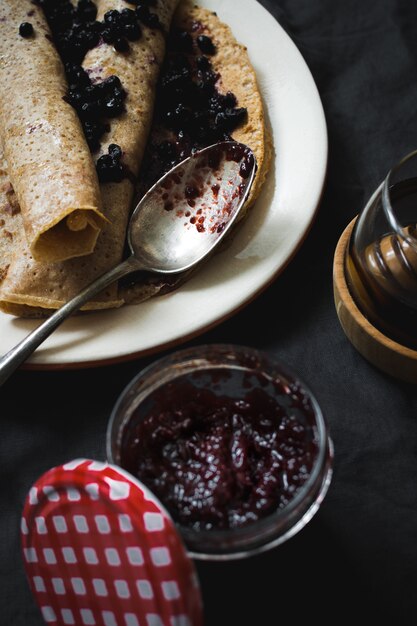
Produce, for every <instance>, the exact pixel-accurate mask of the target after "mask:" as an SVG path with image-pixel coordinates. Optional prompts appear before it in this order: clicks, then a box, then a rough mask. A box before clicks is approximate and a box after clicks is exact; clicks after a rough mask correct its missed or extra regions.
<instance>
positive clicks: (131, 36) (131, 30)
mask: <svg viewBox="0 0 417 626" xmlns="http://www.w3.org/2000/svg"><path fill="white" fill-rule="evenodd" d="M124 33H125V35H126V37H127V39H128V40H129V41H137V40H138V39H140V37H141V35H142V30H141V28H140V26H139V24H127V25H126V26H125V28H124Z"/></svg>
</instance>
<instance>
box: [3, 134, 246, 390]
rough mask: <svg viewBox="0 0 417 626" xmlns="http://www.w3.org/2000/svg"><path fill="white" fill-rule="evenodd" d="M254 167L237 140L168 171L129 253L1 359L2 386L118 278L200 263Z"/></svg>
mask: <svg viewBox="0 0 417 626" xmlns="http://www.w3.org/2000/svg"><path fill="white" fill-rule="evenodd" d="M255 172H256V162H255V158H254V155H253V153H252V151H251V150H250V149H249V148H248V147H247V146H245V145H243V144H239V143H236V142H221V143H218V144H215V145H213V146H209V147H208V148H205V149H203V150H200V151H199V152H196V153H195V154H193V155H192V156H191V157H189V158H188V159H186V160H185V161H182V162H181V163H180V164H178V165H177V166H175V167H174V168H173V169H172V170H170V171H169V172H168V173H167V174H165V175H164V176H163V177H162V178H161V179H160V180H159V181H158V182H157V183H156V184H155V185H154V186H153V187H152V188H151V189H150V190H149V191H148V192H147V193H146V194H145V195H144V196H143V198H142V199H141V201H140V202H139V204H138V205H137V206H136V208H135V210H134V211H133V213H132V216H131V218H130V222H129V227H128V236H127V240H128V243H129V247H130V251H131V255H130V256H129V257H128V258H127V259H126V260H125V261H123V262H122V263H120V264H119V265H118V266H116V267H115V268H113V269H111V270H109V271H108V272H107V273H105V274H103V275H102V276H100V277H99V278H97V279H96V280H95V281H93V282H92V283H91V284H90V285H88V286H87V287H85V288H84V289H83V290H82V291H81V292H80V293H79V294H78V295H77V296H75V297H74V298H72V299H71V300H69V301H68V302H67V303H66V304H64V305H63V306H62V307H61V308H60V309H58V310H57V311H56V312H55V313H53V314H52V315H51V316H50V317H49V318H48V319H47V320H45V321H44V322H43V323H42V324H41V325H40V326H38V328H36V329H35V330H34V331H32V332H31V333H30V334H29V335H28V336H27V337H25V339H23V340H22V341H21V342H20V343H18V344H17V345H16V346H15V347H14V348H12V349H11V350H10V351H9V352H7V354H5V355H4V356H3V357H2V358H1V359H0V385H2V384H3V383H4V382H5V381H6V380H7V378H8V377H9V376H10V375H11V374H12V373H13V372H14V371H15V369H17V367H19V365H21V364H22V363H23V362H24V361H25V360H26V359H27V358H28V357H29V356H30V355H31V354H32V352H34V351H35V350H36V348H37V347H38V346H39V345H40V344H41V343H42V342H43V341H45V339H46V338H47V337H49V335H50V334H51V333H52V332H53V331H54V330H55V329H56V328H57V327H58V326H59V325H60V324H61V323H62V322H63V321H64V320H65V319H66V318H67V317H68V316H69V315H71V313H74V311H77V310H78V309H79V308H80V307H81V306H82V305H83V304H85V303H86V302H87V301H88V300H90V299H91V298H92V297H93V296H94V295H95V294H97V293H98V292H100V291H102V290H103V289H104V288H105V287H107V286H108V285H109V284H110V283H112V282H113V281H115V280H118V279H120V278H122V277H123V276H126V275H127V274H130V273H131V272H137V271H138V270H146V271H148V272H155V273H160V274H176V273H179V272H184V271H186V270H189V269H191V268H192V267H194V266H195V265H196V264H197V263H200V262H201V261H202V260H203V259H204V258H206V257H207V255H208V254H209V253H210V252H212V250H213V248H214V247H215V246H217V244H218V243H219V242H220V241H221V240H222V239H223V237H224V235H225V234H226V233H227V232H228V230H229V229H230V227H231V225H232V223H233V222H234V221H235V219H236V217H237V215H238V213H239V211H240V209H241V208H242V206H243V204H244V203H245V200H246V198H247V196H248V193H249V190H250V187H251V185H252V182H253V179H254V176H255Z"/></svg>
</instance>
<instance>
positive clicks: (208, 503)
mask: <svg viewBox="0 0 417 626" xmlns="http://www.w3.org/2000/svg"><path fill="white" fill-rule="evenodd" d="M107 443H108V457H109V460H110V461H111V462H115V463H118V464H119V465H121V466H122V468H123V469H125V470H126V471H128V472H129V473H130V474H131V475H133V476H134V477H136V478H137V479H138V480H140V481H141V482H142V483H143V484H144V485H146V486H147V487H148V488H149V489H150V490H151V491H152V492H153V494H154V495H156V496H157V497H158V498H159V500H160V501H161V503H162V504H163V505H164V506H165V508H166V509H167V510H168V512H169V513H170V514H171V517H172V518H173V520H174V522H175V523H176V525H177V527H178V529H179V531H180V533H181V535H182V537H183V539H184V541H185V544H186V546H187V548H188V550H189V551H190V552H191V554H192V555H193V556H195V557H197V558H211V559H220V558H233V557H237V556H246V555H248V554H251V553H253V552H254V551H255V552H258V551H260V550H263V549H266V548H267V547H271V546H272V545H277V544H278V543H281V542H282V541H284V540H285V539H286V538H288V537H289V536H291V535H292V534H294V533H295V532H296V531H297V530H299V528H301V527H302V526H303V525H304V524H305V523H306V522H307V521H308V519H310V517H311V516H312V515H313V513H314V512H315V511H316V510H317V508H318V505H319V503H320V502H321V500H322V498H323V497H324V493H325V491H326V490H327V487H328V484H329V482H330V476H331V469H330V466H331V442H330V439H329V437H328V435H327V430H326V425H325V422H324V420H323V416H322V414H321V411H320V409H319V407H318V405H317V402H316V401H315V399H314V397H313V396H312V394H311V392H310V391H309V390H308V389H307V388H306V386H305V385H304V384H303V383H302V382H301V381H300V380H299V379H298V378H297V377H296V376H294V375H293V374H290V373H289V372H288V371H287V370H285V371H284V368H283V366H282V365H281V364H277V363H276V362H273V361H271V360H270V359H269V358H268V357H267V356H266V355H264V354H262V353H260V352H257V351H255V350H252V349H249V348H241V347H236V346H218V345H217V346H202V347H200V348H195V349H191V350H185V351H180V352H177V353H175V354H174V355H172V356H171V357H168V358H165V359H162V360H160V361H158V362H156V363H155V364H154V365H152V366H150V367H149V368H147V369H145V370H144V371H143V372H141V373H140V374H139V375H138V376H137V377H136V378H135V379H134V380H133V381H132V383H131V384H130V385H129V387H128V388H127V389H126V390H125V392H124V393H123V394H122V396H121V398H120V399H119V402H118V404H117V405H116V407H115V409H114V411H113V415H112V418H111V421H110V425H109V431H108V442H107Z"/></svg>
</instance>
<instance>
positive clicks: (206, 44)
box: [197, 35, 216, 55]
mask: <svg viewBox="0 0 417 626" xmlns="http://www.w3.org/2000/svg"><path fill="white" fill-rule="evenodd" d="M197 45H198V47H199V48H200V50H201V52H203V53H204V54H210V55H211V54H215V52H216V48H215V47H214V44H213V42H212V40H211V39H210V37H207V35H199V36H198V37H197Z"/></svg>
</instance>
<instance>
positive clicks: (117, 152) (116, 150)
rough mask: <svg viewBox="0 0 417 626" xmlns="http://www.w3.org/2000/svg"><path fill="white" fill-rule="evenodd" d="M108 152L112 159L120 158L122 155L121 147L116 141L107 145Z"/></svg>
mask: <svg viewBox="0 0 417 626" xmlns="http://www.w3.org/2000/svg"><path fill="white" fill-rule="evenodd" d="M109 154H110V155H111V156H112V157H113V159H120V158H121V156H122V149H121V147H120V146H118V145H117V144H116V143H111V144H110V145H109Z"/></svg>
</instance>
